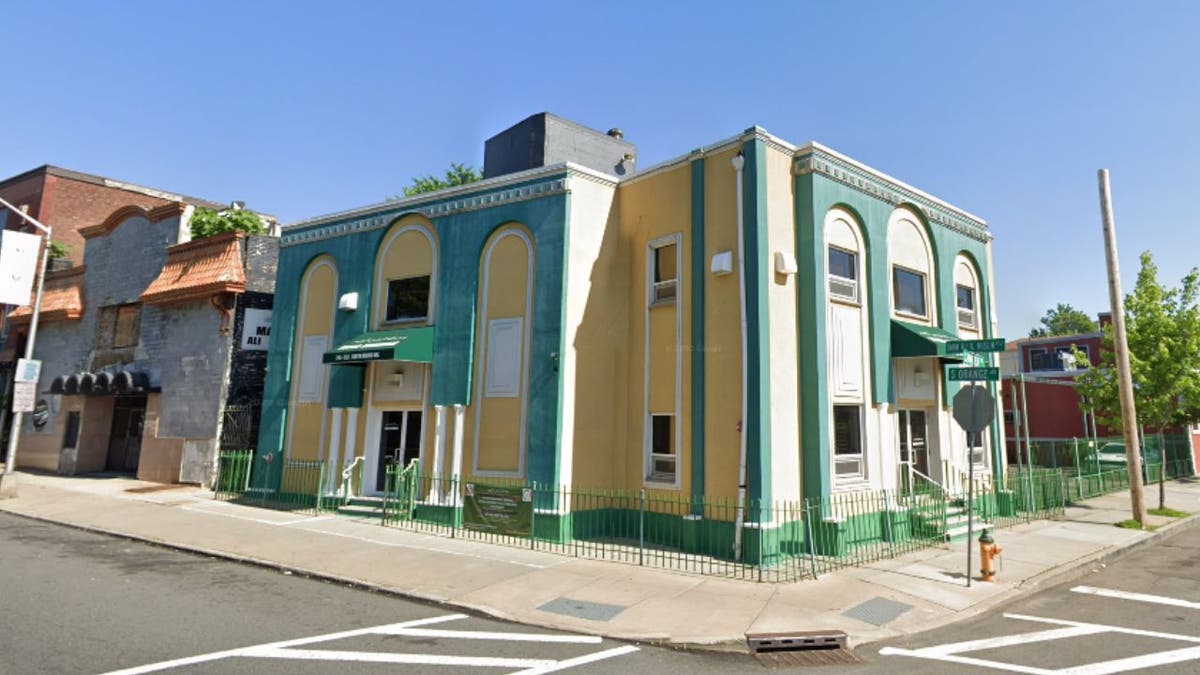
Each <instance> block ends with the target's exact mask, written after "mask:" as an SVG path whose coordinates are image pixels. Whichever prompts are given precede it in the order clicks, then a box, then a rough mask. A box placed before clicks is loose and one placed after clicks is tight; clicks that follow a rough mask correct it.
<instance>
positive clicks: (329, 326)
mask: <svg viewBox="0 0 1200 675" xmlns="http://www.w3.org/2000/svg"><path fill="white" fill-rule="evenodd" d="M322 262H328V264H321V263H322ZM303 283H304V287H303V288H302V289H301V291H300V297H301V298H303V299H304V300H303V304H304V306H303V308H302V314H301V316H300V318H299V321H298V325H299V328H300V329H299V330H298V331H296V344H295V346H294V356H293V361H292V394H291V397H290V403H289V405H288V408H289V410H288V419H289V420H290V425H291V430H290V433H289V440H290V442H291V445H290V447H288V448H287V451H288V457H290V458H291V459H298V460H314V459H321V448H322V447H327V446H326V444H327V443H328V434H329V430H328V428H326V429H325V432H324V435H325V438H324V440H322V427H328V426H329V425H328V424H323V422H325V421H326V417H327V416H328V412H327V411H326V410H325V403H324V402H323V401H314V402H311V403H300V402H298V401H297V398H298V397H299V391H300V361H301V359H302V357H303V353H304V338H306V337H311V336H316V335H329V336H332V335H333V316H334V302H335V301H336V297H337V288H336V286H337V273H336V271H335V267H334V266H333V261H332V259H331V258H327V257H322V258H319V259H318V260H316V261H314V262H313V263H312V264H311V266H310V267H309V271H308V272H307V273H306V275H305V278H304V280H303ZM321 367H322V368H327V367H328V366H321ZM322 398H324V396H322Z"/></svg>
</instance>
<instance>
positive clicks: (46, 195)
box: [0, 164, 226, 439]
mask: <svg viewBox="0 0 1200 675" xmlns="http://www.w3.org/2000/svg"><path fill="white" fill-rule="evenodd" d="M0 197H2V198H4V200H5V201H7V202H9V203H10V204H12V205H14V206H16V207H17V208H19V209H22V210H24V211H26V212H27V213H28V214H29V215H31V216H33V217H34V218H37V219H38V220H40V221H41V222H43V223H46V224H48V225H50V226H51V227H53V228H54V241H55V242H56V243H59V244H64V245H65V246H66V247H67V253H68V255H67V257H66V258H65V259H62V260H52V261H51V267H50V269H62V268H64V267H67V266H70V265H79V264H81V263H82V262H83V248H84V238H83V236H82V235H81V234H80V230H81V229H83V228H86V227H88V226H90V225H95V224H96V223H98V222H100V221H102V220H104V219H105V218H107V217H108V216H109V215H110V214H112V213H113V212H114V211H116V210H117V209H118V208H121V207H124V206H138V207H141V208H144V209H153V208H156V207H159V206H165V205H167V204H172V203H179V202H185V203H187V204H190V205H193V206H201V207H204V208H210V209H215V210H220V209H223V208H226V207H225V205H223V204H218V203H216V202H210V201H208V200H204V199H196V198H193V197H184V196H182V195H179V194H175V193H172V192H168V191H165V190H158V189H155V188H149V187H144V186H141V185H134V184H132V183H126V182H124V181H119V180H113V179H111V178H105V177H103V176H96V175H93V174H87V173H81V172H79V171H71V170H70V169H64V168H61V167H57V166H51V165H49V164H45V165H42V166H39V167H37V168H36V169H30V170H29V171H26V172H24V173H20V174H17V175H15V176H12V177H10V178H6V179H4V180H0ZM0 229H11V230H25V231H30V232H32V231H33V229H32V226H26V225H25V223H24V222H23V221H22V219H21V218H20V216H18V215H16V214H14V213H12V212H10V211H9V210H8V209H3V208H0ZM4 310H5V307H4V306H0V403H2V404H3V405H2V410H3V411H2V412H0V429H2V431H0V439H2V438H6V437H7V436H6V434H7V432H8V424H7V423H6V420H7V419H8V418H7V411H8V410H9V407H10V406H9V403H8V402H9V396H10V394H11V392H10V389H11V381H10V379H11V374H12V366H13V362H14V361H15V359H16V358H17V357H18V356H20V355H22V354H23V353H24V347H25V335H24V331H23V330H22V329H21V327H19V326H18V327H17V328H16V329H15V330H13V329H11V327H10V326H9V325H7V323H6V319H5V315H6V314H7V311H4Z"/></svg>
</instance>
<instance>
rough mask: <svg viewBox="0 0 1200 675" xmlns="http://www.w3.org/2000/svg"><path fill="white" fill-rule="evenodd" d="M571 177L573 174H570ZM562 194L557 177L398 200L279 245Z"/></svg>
mask: <svg viewBox="0 0 1200 675" xmlns="http://www.w3.org/2000/svg"><path fill="white" fill-rule="evenodd" d="M570 175H576V174H575V173H574V172H571V174H570ZM579 175H582V176H583V177H585V178H589V179H592V177H591V176H589V175H587V174H579ZM565 192H567V179H566V177H563V176H559V177H556V178H552V179H550V180H544V181H541V182H537V183H531V184H527V185H521V186H519V187H513V188H508V189H504V190H496V191H493V192H485V193H480V194H472V195H464V196H462V197H458V198H454V199H449V200H444V199H443V200H431V201H429V202H426V203H423V204H422V203H416V204H414V203H412V202H410V201H406V200H405V201H397V202H396V204H395V206H394V207H392V208H388V207H387V206H386V205H385V206H382V207H380V208H379V209H378V210H373V211H371V212H369V213H365V214H362V215H360V216H358V217H352V218H350V219H345V220H336V221H333V222H329V223H322V224H319V225H315V226H312V227H304V226H303V225H300V226H297V227H296V231H294V232H284V234H283V235H282V236H281V237H280V239H279V245H280V246H281V247H288V246H296V245H299V244H307V243H310V242H314V241H320V240H322V239H331V238H333V237H342V236H345V235H348V234H355V233H359V232H369V231H371V230H378V229H382V228H384V227H387V226H389V225H390V224H391V223H392V222H393V221H395V220H396V219H397V218H399V217H400V216H404V215H408V214H412V213H419V214H421V215H423V216H425V217H426V218H429V219H430V220H432V219H434V218H442V217H445V216H452V215H455V214H459V213H467V212H470V211H479V210H481V209H489V208H492V207H496V206H500V205H504V204H515V203H519V202H527V201H531V200H534V199H543V198H545V197H550V196H553V195H559V194H563V193H565Z"/></svg>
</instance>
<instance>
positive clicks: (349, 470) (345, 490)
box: [342, 455, 364, 500]
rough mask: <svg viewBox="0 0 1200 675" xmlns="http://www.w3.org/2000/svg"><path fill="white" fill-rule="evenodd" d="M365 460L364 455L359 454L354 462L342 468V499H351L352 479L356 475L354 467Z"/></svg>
mask: <svg viewBox="0 0 1200 675" xmlns="http://www.w3.org/2000/svg"><path fill="white" fill-rule="evenodd" d="M363 460H364V458H363V456H362V455H359V456H357V457H355V458H354V461H353V462H350V463H349V464H347V465H346V468H345V469H342V499H345V500H349V499H350V479H351V478H352V477H353V476H354V467H356V466H358V465H359V463H360V462H362V461H363Z"/></svg>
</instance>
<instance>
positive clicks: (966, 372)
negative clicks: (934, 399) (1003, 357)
mask: <svg viewBox="0 0 1200 675" xmlns="http://www.w3.org/2000/svg"><path fill="white" fill-rule="evenodd" d="M948 372H949V373H950V381H951V382H972V381H983V382H996V381H998V380H999V379H1000V369H999V368H997V367H995V366H991V367H987V366H984V367H973V368H950V369H949V371H948Z"/></svg>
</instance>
